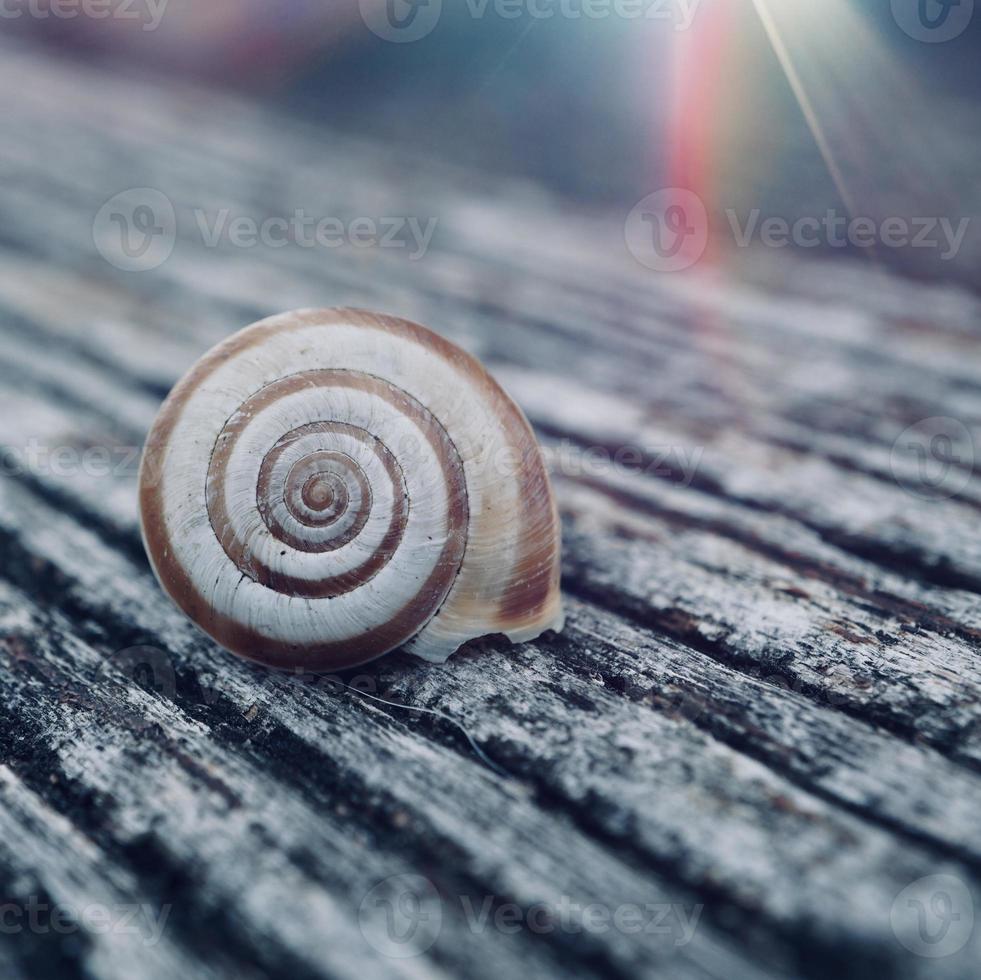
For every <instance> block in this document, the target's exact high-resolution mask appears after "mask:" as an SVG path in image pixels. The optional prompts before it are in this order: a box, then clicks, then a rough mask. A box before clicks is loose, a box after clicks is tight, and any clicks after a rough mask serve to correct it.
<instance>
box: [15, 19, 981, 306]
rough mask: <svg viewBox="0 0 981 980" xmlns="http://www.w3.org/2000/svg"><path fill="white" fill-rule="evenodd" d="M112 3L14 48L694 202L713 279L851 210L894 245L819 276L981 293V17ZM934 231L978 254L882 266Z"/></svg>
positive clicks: (597, 184)
mask: <svg viewBox="0 0 981 980" xmlns="http://www.w3.org/2000/svg"><path fill="white" fill-rule="evenodd" d="M95 3H96V4H98V6H97V7H95V8H92V9H89V8H87V7H86V6H85V4H84V3H83V2H82V0H79V3H77V4H69V6H68V9H69V10H70V11H71V12H72V13H73V14H77V16H67V15H58V14H57V13H56V11H57V10H58V7H59V4H58V2H57V0H7V14H6V15H5V19H4V21H3V29H4V30H5V31H6V32H9V33H17V32H20V33H22V34H24V35H30V36H31V37H32V38H33V39H37V40H40V41H41V42H43V43H44V44H47V45H50V46H52V47H53V48H57V49H58V50H59V51H60V52H62V53H63V54H64V55H65V56H66V57H68V58H76V59H81V60H84V61H85V62H86V63H92V62H94V61H100V62H109V63H125V64H127V65H128V66H129V70H138V71H140V72H144V73H146V74H147V75H149V76H150V77H157V78H160V79H161V80H167V81H173V79H174V77H175V76H179V77H181V78H198V79H203V80H205V81H207V82H208V83H209V84H211V85H213V86H215V87H218V88H227V89H232V90H237V91H240V92H244V93H247V94H248V95H249V96H252V97H254V98H256V99H258V100H262V101H264V102H267V103H271V104H273V105H275V106H277V107H279V108H281V110H282V111H283V112H284V113H290V114H295V115H297V116H298V117H301V118H305V119H307V120H311V121H313V122H316V123H323V124H326V125H328V126H329V127H331V129H332V130H333V131H335V132H343V133H345V134H350V135H356V136H365V137H371V138H377V139H381V140H383V141H386V142H387V143H388V144H389V145H392V146H399V147H405V148H408V149H412V150H419V151H422V152H423V153H425V154H428V155H430V156H436V157H439V158H441V159H442V160H444V161H447V162H450V163H455V164H460V165H464V166H466V167H468V168H471V169H472V170H475V171H478V172H479V171H485V172H487V173H489V174H493V175H495V176H502V175H503V176H513V177H515V178H527V179H528V180H531V181H534V182H536V183H538V184H539V185H541V186H543V187H545V188H547V189H548V190H551V191H553V192H554V193H556V194H558V195H561V196H562V197H563V198H565V199H566V200H567V201H568V202H569V206H570V207H572V208H575V209H576V210H578V211H582V212H589V211H590V210H591V209H602V210H605V211H609V210H610V209H611V208H622V209H623V210H624V213H626V212H628V211H629V210H630V208H631V207H633V205H634V204H635V203H636V202H637V201H638V200H640V199H642V198H644V197H645V196H646V195H648V194H651V193H652V192H654V191H657V190H659V189H661V188H665V187H679V188H685V189H688V190H690V191H694V192H695V193H696V194H697V195H698V196H699V199H700V200H701V201H702V202H704V205H705V208H706V214H707V219H708V222H709V226H710V229H711V230H712V231H713V232H714V233H715V236H714V239H713V240H714V241H716V243H717V246H718V247H717V248H715V249H713V250H712V252H711V253H710V256H709V260H710V261H711V260H713V259H714V260H716V261H727V260H728V259H730V258H733V256H732V255H731V254H730V252H731V251H732V250H731V249H730V248H729V246H731V244H732V240H733V237H734V236H735V235H737V233H738V231H739V230H740V229H745V228H746V221H748V220H749V218H748V216H749V214H750V213H751V212H752V210H753V209H754V208H756V209H759V211H760V215H761V219H765V218H767V217H780V218H783V219H785V220H787V221H788V222H793V221H795V220H797V219H799V218H800V217H805V218H808V219H811V218H813V217H815V216H823V215H825V214H826V212H827V210H828V209H834V210H835V213H836V215H849V216H850V217H851V218H855V217H867V218H869V219H871V221H873V222H874V223H875V224H876V231H875V233H874V234H873V235H872V236H871V237H872V238H875V239H877V240H876V241H875V242H874V243H871V244H870V243H869V242H867V241H865V240H864V239H861V238H859V240H858V241H851V240H848V241H846V242H845V243H844V244H839V243H838V241H837V239H835V238H834V237H833V236H832V235H831V234H829V233H828V232H827V231H826V230H822V231H821V232H820V233H818V234H816V235H814V236H809V235H806V234H805V237H806V238H807V239H808V243H807V245H806V246H805V247H807V248H808V249H809V250H811V251H812V254H813V252H815V251H817V252H820V251H830V252H832V253H833V254H836V255H841V254H853V255H855V256H857V257H860V258H863V259H866V260H868V259H871V260H872V261H876V262H882V263H884V264H886V265H888V266H895V267H898V268H900V269H901V270H902V271H904V272H905V273H907V274H910V275H914V276H918V277H927V278H934V279H943V280H957V281H960V282H962V283H964V284H966V285H968V286H970V287H972V288H973V287H975V286H977V284H978V282H977V272H976V270H977V269H978V267H979V260H981V248H979V238H981V236H979V235H978V234H976V229H974V228H971V227H970V226H967V227H965V228H964V234H963V235H960V236H958V235H957V230H958V223H959V222H962V221H963V220H964V219H970V218H972V217H975V216H976V215H977V213H978V210H979V201H981V190H979V188H978V170H977V167H976V159H977V154H976V150H975V147H974V143H975V142H976V140H977V133H979V132H981V127H979V126H978V122H979V118H978V116H979V110H978V108H977V106H976V105H975V101H976V97H977V95H978V89H979V85H981V62H979V59H978V57H977V52H978V38H979V35H981V27H979V25H978V23H977V22H975V20H974V17H973V6H974V4H973V0H963V2H961V3H953V4H951V3H948V2H947V0H943V2H941V0H891V2H890V0H880V2H878V3H874V4H870V3H865V2H858V0H528V2H525V0H454V2H452V3H450V2H443V0H331V2H329V3H324V2H321V0H274V2H271V0H210V2H208V3H207V4H203V3H199V2H196V0H137V2H136V3H134V4H133V6H132V9H131V10H129V11H127V16H126V17H123V16H114V17H110V18H107V19H102V17H103V15H102V14H101V13H100V14H99V15H98V16H96V15H95V13H93V12H92V10H95V11H96V12H98V11H101V10H102V9H103V7H104V4H103V3H102V0H95ZM111 5H112V2H110V6H111ZM28 8H30V9H31V10H34V9H40V10H42V11H43V10H48V9H50V16H28V15H26V14H27V12H28ZM18 11H20V12H22V13H24V14H25V15H24V16H15V15H16V14H17V12H18ZM87 11H88V12H87ZM393 25H394V26H393ZM733 214H735V215H736V216H737V217H736V218H733V217H732V215H733ZM918 217H923V218H925V219H929V220H931V221H935V222H936V221H938V220H939V219H940V218H942V217H947V218H948V219H950V221H951V228H952V232H953V233H952V235H948V236H947V237H952V238H953V239H954V242H953V244H954V245H956V248H945V247H944V243H943V242H942V241H938V242H937V243H936V247H933V246H931V245H930V244H929V239H930V234H929V232H928V230H926V229H924V231H923V235H922V237H923V239H924V242H925V243H926V244H925V245H924V247H919V246H915V247H914V246H913V244H912V242H910V243H909V245H904V244H896V243H893V242H889V243H888V244H887V245H886V246H885V247H882V244H881V240H879V239H881V237H882V228H881V224H882V222H884V221H886V220H888V219H889V218H899V219H905V220H908V221H912V220H913V219H915V218H918ZM734 222H735V226H736V230H734V227H733V225H734ZM757 232H758V229H757ZM805 233H806V229H805ZM888 234H889V233H888V232H886V236H888ZM845 237H846V238H848V236H845ZM902 237H903V236H902V235H901V234H900V235H899V236H898V238H897V239H896V241H897V242H898V240H899V239H901V238H902ZM908 237H910V238H912V237H914V236H913V235H910V236H908ZM934 237H936V238H938V239H940V238H943V237H944V229H942V228H940V227H937V228H936V235H935V236H934ZM812 239H813V240H812ZM829 239H831V241H830V242H829ZM754 240H755V239H754ZM953 252H956V254H951V253H953Z"/></svg>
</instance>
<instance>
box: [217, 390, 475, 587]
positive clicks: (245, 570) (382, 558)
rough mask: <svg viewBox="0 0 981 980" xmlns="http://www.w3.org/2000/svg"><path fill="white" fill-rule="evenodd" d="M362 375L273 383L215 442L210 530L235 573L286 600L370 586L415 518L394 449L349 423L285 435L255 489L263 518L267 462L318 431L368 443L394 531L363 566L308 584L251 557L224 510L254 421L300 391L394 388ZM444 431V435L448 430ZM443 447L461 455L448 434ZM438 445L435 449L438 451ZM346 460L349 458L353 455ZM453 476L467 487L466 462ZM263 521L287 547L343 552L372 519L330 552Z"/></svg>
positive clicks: (315, 425) (360, 521)
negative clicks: (236, 457) (231, 470)
mask: <svg viewBox="0 0 981 980" xmlns="http://www.w3.org/2000/svg"><path fill="white" fill-rule="evenodd" d="M364 378H367V376H363V377H358V376H357V375H355V373H354V372H351V371H306V372H304V373H303V374H294V375H290V376H289V377H287V378H283V379H281V380H280V381H275V382H273V383H272V384H270V385H267V386H266V387H265V388H263V389H261V390H260V391H259V392H258V393H257V394H256V395H254V396H253V397H252V398H249V399H247V400H246V401H245V402H243V403H242V406H241V407H240V408H239V410H238V411H237V412H236V413H235V415H233V416H232V418H231V419H230V420H229V422H228V423H227V424H226V426H225V428H224V429H223V430H222V434H221V435H220V436H219V437H218V440H217V441H216V443H215V446H216V448H215V451H214V453H213V454H212V457H211V465H210V466H209V468H208V484H207V494H206V495H207V502H208V518H209V519H210V521H211V527H212V530H213V531H214V532H215V537H216V538H218V540H219V541H220V542H221V546H222V548H223V549H224V551H225V554H226V555H228V557H229V559H231V561H232V562H233V563H234V564H235V566H236V568H238V569H239V571H241V572H242V574H243V575H247V576H248V577H249V578H251V579H253V581H256V582H258V583H259V584H260V585H264V586H266V588H268V589H272V590H273V591H274V592H279V593H281V594H283V595H289V596H298V597H302V598H304V599H327V598H333V597H334V596H339V595H344V594H345V593H347V592H352V591H353V590H354V589H357V588H359V587H360V586H362V585H365V584H366V583H367V582H369V581H371V579H373V578H374V577H375V576H376V575H377V574H378V573H379V572H380V571H381V570H382V569H383V568H384V567H385V565H387V564H388V562H389V561H391V559H392V556H393V555H394V554H395V552H396V550H397V549H398V546H399V542H400V541H401V540H402V534H403V532H404V531H405V526H406V524H407V522H408V516H409V501H408V493H407V491H406V488H405V478H404V476H403V474H402V469H401V467H400V466H399V464H398V462H397V461H396V460H395V457H394V456H393V455H392V453H391V451H390V450H389V449H388V448H387V447H386V446H384V445H383V444H382V443H381V442H379V441H378V439H376V438H375V437H374V436H373V435H371V433H369V432H367V431H365V430H364V429H361V428H358V427H357V426H353V425H349V424H348V423H344V422H312V423H308V424H307V425H303V426H300V427H299V428H297V429H294V430H293V431H292V432H288V433H286V435H284V436H283V437H282V438H281V439H280V440H279V441H278V442H277V443H276V445H275V446H274V447H273V448H272V449H271V450H270V451H269V453H267V455H266V457H265V459H264V461H263V466H262V467H261V468H260V477H259V485H258V486H257V488H256V498H257V501H258V502H259V510H260V513H263V511H264V508H266V505H267V503H268V501H269V497H270V494H271V493H273V492H274V491H275V488H273V487H271V486H270V482H269V481H270V476H271V472H272V466H273V465H274V464H275V459H273V461H272V463H271V464H270V465H269V467H266V462H267V461H268V460H269V458H270V456H273V455H274V454H276V455H279V454H281V453H282V452H283V451H284V450H285V449H286V447H287V446H288V445H289V444H290V443H291V442H294V441H295V440H296V439H298V438H302V437H303V436H305V435H310V434H315V433H317V432H321V433H325V434H326V433H329V432H332V431H343V432H344V433H345V434H347V435H351V436H353V437H354V438H356V439H358V440H360V441H362V442H364V443H365V444H366V445H368V446H369V447H370V448H371V449H372V450H373V451H374V452H375V453H377V454H378V456H379V458H380V459H381V461H382V463H383V464H384V465H385V468H386V470H387V471H388V475H389V479H390V480H391V481H392V500H393V507H392V515H391V518H390V520H389V525H388V530H387V531H386V532H385V536H384V538H383V539H382V541H381V542H380V544H379V546H378V547H377V548H376V549H375V550H374V551H373V552H372V553H371V554H370V555H369V556H368V557H367V558H366V559H365V560H364V561H363V562H362V563H361V564H360V565H358V566H356V567H355V568H352V569H350V570H349V571H347V572H343V573H341V574H340V575H330V576H325V577H324V578H320V579H304V578H299V577H298V576H294V575H289V574H287V573H284V572H279V571H277V570H276V569H273V568H270V567H269V566H268V565H266V564H264V563H263V562H261V561H259V559H258V558H256V557H255V555H254V554H252V553H251V551H250V549H249V547H248V543H247V542H244V541H242V540H241V539H240V538H239V537H238V535H237V534H236V533H235V527H234V525H233V523H232V521H231V520H230V519H229V516H228V512H227V510H226V508H225V493H224V488H225V478H226V472H227V468H228V463H229V460H230V459H231V457H232V453H233V451H234V449H235V445H236V443H237V442H238V440H239V438H240V436H241V435H242V433H243V432H244V431H245V428H246V427H247V426H248V425H249V423H250V422H251V421H252V420H253V419H255V418H256V417H258V415H259V414H261V412H262V411H263V410H265V409H266V408H268V407H269V406H270V405H272V404H273V403H274V402H276V401H278V400H279V399H280V398H283V397H286V396H287V395H290V394H293V393H294V392H297V391H300V390H304V389H309V388H310V387H313V386H321V387H334V388H338V387H359V388H362V390H371V391H373V392H374V393H375V394H379V395H381V397H386V395H385V394H384V393H383V391H382V388H381V386H387V387H389V388H391V387H393V386H391V385H388V383H387V382H381V381H379V380H378V379H376V378H368V380H364ZM396 390H398V389H396ZM401 394H402V395H404V394H405V393H404V392H402V393H401ZM406 397H408V396H406ZM420 408H421V406H420ZM430 418H431V416H430ZM443 434H444V436H445V431H444V433H443ZM218 447H220V448H218ZM439 448H442V449H443V450H444V451H446V452H447V454H449V453H450V452H452V453H454V454H455V452H456V450H455V448H452V444H449V437H448V436H446V438H445V440H444V442H443V443H442V444H441V445H440V446H439ZM439 448H437V452H438V451H439ZM337 455H343V454H337ZM347 458H348V459H350V457H347ZM351 462H352V463H353V462H354V461H353V460H351ZM441 462H442V457H441ZM358 472H359V473H360V474H361V480H362V481H363V487H364V488H366V489H367V487H368V484H367V481H366V480H365V479H364V474H363V473H362V472H361V469H360V467H358ZM447 473H449V474H450V475H451V476H452V475H455V476H456V478H457V479H458V480H459V481H461V482H462V480H463V467H462V463H461V464H460V465H459V472H458V473H457V472H456V470H455V469H453V468H450V469H447V468H446V467H444V476H446V475H447ZM368 493H369V494H370V490H368ZM263 519H264V520H265V521H266V523H267V525H269V527H270V530H271V531H272V532H273V534H274V535H275V536H276V537H277V538H279V539H280V540H281V541H283V543H284V544H287V545H289V546H290V547H292V548H295V549H296V550H298V551H304V552H315V551H317V552H322V551H329V550H333V549H335V548H338V547H341V545H344V544H347V543H348V542H349V541H351V540H353V539H354V537H356V536H357V535H358V534H359V533H360V532H361V530H362V529H363V528H364V525H365V523H366V522H367V520H368V511H367V510H364V511H363V512H362V513H360V514H359V515H358V518H357V520H356V521H355V522H354V524H353V525H352V526H351V528H349V530H348V531H347V532H346V533H345V534H343V535H340V536H339V537H338V538H337V539H336V540H337V542H339V543H335V542H327V543H326V545H325V546H324V547H318V548H315V547H312V546H311V544H310V542H307V541H303V540H301V539H299V538H297V537H296V536H295V535H293V534H291V533H290V532H289V531H287V530H286V529H285V528H283V527H282V525H280V524H279V523H278V522H276V521H275V520H274V521H273V524H269V520H268V519H267V517H266V513H263Z"/></svg>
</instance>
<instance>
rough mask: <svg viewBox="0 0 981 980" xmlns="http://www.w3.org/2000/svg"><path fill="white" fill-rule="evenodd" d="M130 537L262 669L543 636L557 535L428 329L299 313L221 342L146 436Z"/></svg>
mask: <svg viewBox="0 0 981 980" xmlns="http://www.w3.org/2000/svg"><path fill="white" fill-rule="evenodd" d="M140 509H141V521H142V527H143V535H144V541H145V543H146V547H147V552H148V554H149V556H150V559H151V564H152V565H153V568H154V571H155V573H156V575H157V577H158V579H159V580H160V582H161V584H162V585H163V587H164V589H165V590H166V591H167V592H168V593H169V594H170V595H171V597H172V598H173V599H174V600H175V601H176V602H177V604H178V605H179V606H180V607H181V608H182V609H183V610H184V611H185V612H186V613H187V614H188V615H189V616H190V617H191V618H192V619H193V620H194V621H195V622H196V623H198V625H200V626H201V627H202V628H203V629H204V630H205V631H206V632H207V633H209V634H210V635H211V636H212V637H214V639H216V640H217V641H218V642H219V643H221V644H222V645H224V646H225V647H227V648H229V649H231V650H233V651H234V652H236V653H239V654H242V655H244V656H247V657H250V658H252V659H255V660H259V661H261V662H264V663H267V664H271V665H275V666H291V667H292V666H302V667H304V668H308V669H326V668H338V667H345V666H353V665H355V664H359V663H363V662H366V661H368V660H371V659H373V658H375V657H377V656H380V655H381V654H383V653H385V652H387V651H389V650H392V649H394V648H395V647H399V646H404V647H406V648H407V649H409V650H411V651H412V652H414V653H416V654H418V655H420V656H423V657H426V658H428V659H433V660H443V659H445V658H446V657H447V656H448V655H449V654H450V653H452V652H453V651H454V650H455V649H456V648H457V647H458V646H460V645H461V644H462V643H463V642H465V641H466V640H468V639H471V638H473V637H476V636H481V635H484V634H486V633H505V634H507V635H508V636H509V637H511V638H512V639H513V640H524V639H530V638H532V637H533V636H536V635H538V634H539V633H540V632H542V630H544V629H547V628H559V627H560V626H561V621H562V614H561V603H560V598H559V592H558V560H559V531H558V521H557V518H556V513H555V505H554V500H553V498H552V494H551V489H550V487H549V484H548V478H547V475H546V473H545V469H544V464H543V461H542V459H541V454H540V452H539V449H538V447H537V444H536V443H535V440H534V437H533V435H532V433H531V430H530V428H529V426H528V424H527V422H526V421H525V419H524V417H523V416H522V414H521V412H520V410H519V409H518V408H517V407H516V406H515V405H514V403H513V402H512V401H511V400H510V399H509V398H508V396H507V395H506V394H505V393H504V392H503V390H502V389H501V388H500V387H499V386H498V385H497V384H496V382H494V381H493V379H492V378H491V377H490V376H489V375H488V374H487V372H486V371H485V370H484V369H483V368H482V367H481V366H480V365H479V364H478V363H477V362H476V361H475V360H474V359H473V358H472V357H470V356H469V355H467V354H466V353H465V352H464V351H462V350H461V349H460V348H458V347H456V346H454V345H453V344H451V343H449V342H448V341H446V340H444V339H443V338H441V337H439V336H438V335H437V334H434V333H432V332H431V331H429V330H427V329H426V328H424V327H420V326H418V325H417V324H413V323H410V322H408V321H405V320H399V319H396V318H393V317H384V316H379V315H376V314H371V313H366V312H362V311H355V310H319V311H298V312H295V313H289V314H283V315H281V316H278V317H273V318H271V319H269V320H265V321H262V322H261V323H258V324H255V325H254V326H252V327H249V328H246V329H245V330H243V331H241V332H239V333H238V334H235V335H234V336H232V337H230V338H229V339H228V340H226V341H225V342H223V343H222V344H219V345H218V347H216V348H214V349H213V350H212V351H210V352H209V353H208V354H206V355H205V356H204V357H203V358H202V359H201V361H199V362H198V364H196V365H195V366H194V367H193V368H192V369H191V371H190V372H189V373H188V375H187V376H186V377H185V378H184V379H182V381H181V382H180V383H179V384H178V385H177V386H176V387H175V389H174V391H173V392H172V393H171V395H170V396H169V397H168V399H167V401H166V402H165V403H164V406H163V407H162V409H161V412H160V415H159V416H158V418H157V421H156V422H155V423H154V426H153V429H152V431H151V433H150V436H149V438H148V440H147V446H146V450H145V453H144V459H143V464H142V468H141V476H140Z"/></svg>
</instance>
